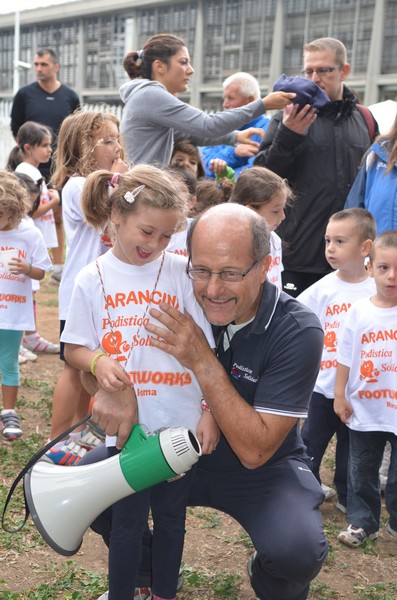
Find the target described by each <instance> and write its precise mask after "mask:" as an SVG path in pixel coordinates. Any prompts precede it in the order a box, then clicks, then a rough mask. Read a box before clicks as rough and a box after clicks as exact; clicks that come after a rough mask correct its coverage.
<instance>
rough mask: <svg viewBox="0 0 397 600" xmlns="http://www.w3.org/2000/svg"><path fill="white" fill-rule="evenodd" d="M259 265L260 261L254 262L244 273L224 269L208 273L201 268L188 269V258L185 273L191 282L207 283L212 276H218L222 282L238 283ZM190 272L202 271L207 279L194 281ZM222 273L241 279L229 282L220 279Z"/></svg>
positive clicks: (189, 262)
mask: <svg viewBox="0 0 397 600" xmlns="http://www.w3.org/2000/svg"><path fill="white" fill-rule="evenodd" d="M259 263H260V261H259V260H256V261H255V262H254V264H253V265H251V266H250V267H248V269H246V270H245V271H232V269H226V270H224V271H210V270H209V269H202V268H196V269H190V268H189V265H190V264H191V260H190V258H189V260H188V263H187V267H186V273H187V276H188V277H189V279H191V280H192V281H209V280H210V279H211V276H212V275H219V277H220V278H221V279H222V281H226V282H227V283H240V282H241V281H243V280H244V277H245V276H246V275H248V273H249V272H250V271H252V270H253V269H254V268H255V267H256V266H257V265H258V264H259ZM192 271H202V272H203V273H208V277H206V278H205V279H194V277H192V276H191V272H192ZM222 273H236V274H238V275H239V276H241V279H235V280H234V281H231V280H230V279H224V278H223V277H222Z"/></svg>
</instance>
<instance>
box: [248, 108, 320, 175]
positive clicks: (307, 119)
mask: <svg viewBox="0 0 397 600" xmlns="http://www.w3.org/2000/svg"><path fill="white" fill-rule="evenodd" d="M297 110H298V105H297V104H294V105H291V106H290V107H287V108H286V109H284V111H283V112H279V113H277V114H276V115H274V117H273V118H272V120H271V121H270V124H269V126H268V128H267V129H266V132H265V137H264V140H263V142H262V144H261V146H260V148H259V151H258V154H257V155H256V157H255V159H254V165H256V166H260V167H267V168H268V169H270V170H271V171H273V172H274V173H277V175H279V176H280V177H287V178H288V177H291V173H292V172H293V169H294V168H295V161H296V158H297V156H298V155H299V153H300V152H301V151H302V149H303V146H304V143H305V134H306V132H307V130H308V128H309V127H310V125H311V124H312V123H313V122H314V121H315V119H316V115H315V112H314V110H313V109H312V108H311V107H310V105H306V106H305V107H304V108H303V109H302V110H301V111H300V112H299V113H298V112H297Z"/></svg>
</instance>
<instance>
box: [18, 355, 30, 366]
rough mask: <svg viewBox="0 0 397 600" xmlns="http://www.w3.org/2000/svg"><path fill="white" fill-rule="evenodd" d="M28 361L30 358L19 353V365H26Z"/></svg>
mask: <svg viewBox="0 0 397 600" xmlns="http://www.w3.org/2000/svg"><path fill="white" fill-rule="evenodd" d="M27 362H28V359H27V358H25V357H24V356H22V354H21V353H19V354H18V364H19V365H24V364H25V363H27Z"/></svg>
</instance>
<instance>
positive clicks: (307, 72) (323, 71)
mask: <svg viewBox="0 0 397 600" xmlns="http://www.w3.org/2000/svg"><path fill="white" fill-rule="evenodd" d="M341 67H343V65H335V67H319V68H318V69H303V71H302V75H303V77H313V73H316V74H317V75H318V76H319V77H325V76H326V75H330V74H331V73H333V72H334V71H336V69H340V68H341Z"/></svg>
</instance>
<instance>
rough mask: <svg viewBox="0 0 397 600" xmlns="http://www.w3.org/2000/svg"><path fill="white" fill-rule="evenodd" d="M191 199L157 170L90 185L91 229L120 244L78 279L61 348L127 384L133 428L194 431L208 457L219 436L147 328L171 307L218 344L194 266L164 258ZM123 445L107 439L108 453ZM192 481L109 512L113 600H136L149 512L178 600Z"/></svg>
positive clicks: (189, 377) (100, 375)
mask: <svg viewBox="0 0 397 600" xmlns="http://www.w3.org/2000/svg"><path fill="white" fill-rule="evenodd" d="M185 196H186V194H185V193H184V191H183V190H182V188H181V186H180V184H179V183H178V182H177V181H176V180H175V178H173V177H172V176H170V175H169V174H168V173H167V172H165V171H162V170H160V169H158V168H156V167H154V166H151V165H138V166H135V167H134V168H133V169H131V170H130V171H128V172H127V173H124V174H123V175H113V176H112V173H111V172H109V171H97V172H96V173H93V174H92V175H90V176H89V177H88V178H87V182H86V184H85V186H84V190H83V195H82V208H83V210H84V213H85V217H86V220H87V222H88V223H89V224H91V225H93V226H95V227H97V228H98V229H100V230H101V229H103V227H104V226H105V224H106V223H107V222H108V220H109V219H110V221H111V223H112V226H113V228H114V235H113V237H114V245H113V248H112V249H111V250H109V251H108V252H107V253H106V254H104V255H102V256H101V257H99V258H98V259H97V260H96V261H95V262H93V263H91V264H89V265H88V266H87V267H85V268H84V269H82V271H81V272H80V273H79V274H78V276H77V278H76V283H75V287H74V290H73V295H72V299H71V302H70V307H69V312H68V316H67V320H66V325H65V329H64V331H63V334H62V341H63V342H65V357H66V359H67V361H68V362H69V364H72V365H73V366H74V367H75V368H78V369H81V370H82V371H86V372H91V373H92V374H93V375H95V377H96V379H97V381H98V384H99V386H100V387H101V388H102V389H104V390H106V391H107V392H109V393H116V394H117V392H118V391H119V389H120V385H122V386H125V385H127V386H128V388H129V389H130V395H131V402H132V403H133V404H135V403H136V406H137V418H136V419H135V422H139V423H142V424H144V425H146V426H147V427H148V428H149V430H151V431H155V430H157V429H159V428H161V427H171V426H183V427H189V428H190V429H192V430H193V431H195V432H196V433H197V436H198V439H199V441H200V443H201V445H202V450H203V452H204V453H210V452H212V451H213V450H214V449H215V446H216V443H217V441H218V438H219V430H218V427H217V426H216V424H215V421H214V419H213V417H212V415H211V413H210V412H208V411H207V410H203V408H205V404H204V405H203V403H202V393H201V390H200V387H199V385H198V382H197V379H196V378H195V376H194V375H193V373H192V372H190V371H189V370H187V369H185V368H184V367H183V366H182V365H181V364H180V363H179V362H178V361H177V360H176V359H175V358H174V357H172V356H171V355H169V354H166V353H164V352H162V351H161V350H158V349H157V348H155V347H153V346H152V345H151V335H150V334H149V333H148V332H147V331H146V329H145V324H146V323H147V322H149V321H150V322H152V321H154V322H156V321H155V320H154V319H153V317H151V316H150V314H149V309H150V307H153V306H157V305H159V304H160V303H161V302H167V303H169V304H171V305H172V306H174V307H176V308H178V309H179V310H181V311H184V310H186V311H188V312H189V314H190V315H191V316H192V318H193V319H194V320H195V321H196V322H197V323H198V325H199V326H200V327H201V328H202V329H203V331H204V332H205V334H206V336H207V338H208V340H209V342H210V344H212V345H214V342H213V338H212V333H211V327H210V325H209V323H208V321H207V320H206V319H205V317H204V314H203V312H202V309H201V308H200V306H199V305H198V303H197V301H196V299H195V297H194V294H193V286H192V284H191V281H190V280H189V278H188V276H187V273H186V266H187V259H186V258H185V257H183V256H179V255H176V254H174V253H171V252H166V251H165V249H166V247H167V245H168V242H169V240H170V238H171V236H172V235H173V233H174V232H175V231H177V230H178V228H179V227H180V225H181V223H183V221H184V218H185V214H186V209H187V206H186V198H185ZM93 199H94V200H93ZM115 443H116V440H115V438H110V439H109V438H107V444H108V446H112V445H115ZM95 452H96V450H93V454H94V453H95ZM110 452H111V451H110ZM93 454H91V455H90V456H91V457H92V456H93ZM191 477H192V472H191V471H190V472H189V473H187V474H186V475H185V476H184V477H183V478H182V479H179V480H178V481H174V482H172V483H164V484H160V485H157V486H155V487H153V488H151V489H149V490H146V491H143V492H140V493H137V494H133V495H132V496H129V497H128V498H125V499H124V500H121V501H119V502H117V503H116V504H115V505H113V507H112V508H111V510H112V529H111V532H110V541H109V599H110V600H131V598H133V595H134V589H135V580H136V578H137V575H138V570H139V566H140V558H141V538H142V534H143V532H144V530H145V529H146V524H147V518H148V515H149V509H151V510H152V516H153V519H154V533H153V546H152V548H153V564H152V567H153V582H152V591H153V598H154V600H164V599H172V600H174V599H175V595H176V587H177V579H178V573H179V565H180V560H181V557H182V550H183V540H184V527H185V508H186V500H187V497H188V492H189V486H190V481H191Z"/></svg>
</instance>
